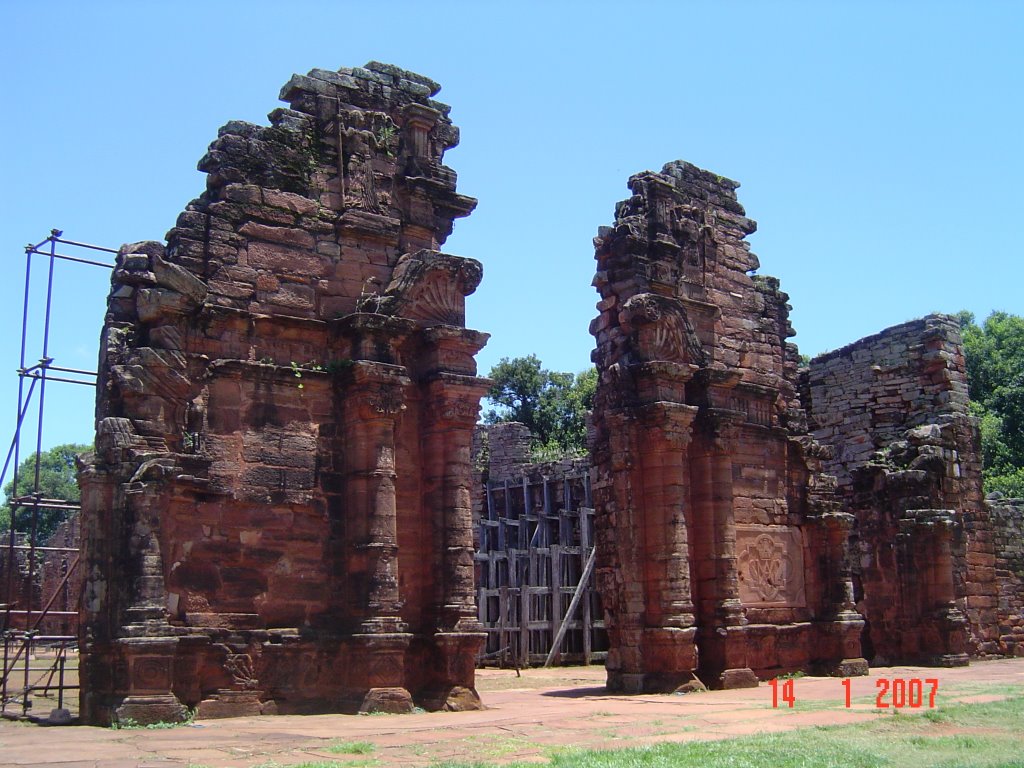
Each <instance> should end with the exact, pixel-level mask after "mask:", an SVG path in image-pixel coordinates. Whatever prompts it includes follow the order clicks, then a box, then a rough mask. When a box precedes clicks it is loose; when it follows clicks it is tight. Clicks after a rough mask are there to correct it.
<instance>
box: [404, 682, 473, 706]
mask: <svg viewBox="0 0 1024 768" xmlns="http://www.w3.org/2000/svg"><path fill="white" fill-rule="evenodd" d="M417 699H418V700H419V703H420V706H422V707H423V708H424V709H426V710H429V711H430V712H472V711H474V710H478V709H486V707H484V704H483V702H482V701H480V695H479V694H478V693H477V692H476V689H475V688H469V687H466V686H464V685H451V686H447V687H442V688H431V689H428V690H426V691H423V692H422V693H420V695H419V696H418V697H417Z"/></svg>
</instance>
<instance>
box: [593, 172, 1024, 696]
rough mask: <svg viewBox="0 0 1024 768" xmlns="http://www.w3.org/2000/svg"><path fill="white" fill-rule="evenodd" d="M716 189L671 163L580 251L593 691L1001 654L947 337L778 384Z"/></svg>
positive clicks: (993, 556)
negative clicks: (588, 307)
mask: <svg viewBox="0 0 1024 768" xmlns="http://www.w3.org/2000/svg"><path fill="white" fill-rule="evenodd" d="M738 186H739V185H738V184H737V183H736V182H733V181H730V180H728V179H724V178H722V177H721V176H717V175H715V174H712V173H709V172H707V171H703V170H700V169H698V168H696V167H694V166H692V165H690V164H688V163H684V162H675V163H670V164H668V165H666V166H665V167H664V168H663V169H662V172H661V173H651V172H645V173H642V174H638V175H636V176H634V177H632V178H631V179H630V189H631V191H632V192H633V196H632V197H631V198H630V199H628V200H626V201H623V202H622V203H620V204H619V206H618V207H617V209H616V220H615V225H614V226H613V227H606V228H603V229H601V230H600V232H599V235H598V237H597V238H596V240H595V246H596V259H597V263H598V267H597V275H596V277H595V279H594V285H595V286H596V288H597V290H598V292H599V294H600V296H601V300H600V302H599V303H598V305H597V307H598V310H599V315H598V317H597V319H596V320H595V321H594V322H593V323H592V324H591V332H592V333H593V334H594V336H595V337H596V339H597V349H596V351H595V352H594V362H595V363H596V365H597V368H598V372H599V376H600V378H599V384H598V391H597V395H596V399H595V407H594V414H593V422H594V431H595V437H594V440H593V442H592V448H593V452H592V461H593V470H592V472H593V489H594V491H593V492H594V499H595V506H596V508H597V523H598V528H597V546H598V553H599V555H600V557H599V563H600V566H599V568H598V577H599V586H600V589H601V592H602V597H603V600H604V605H605V608H606V611H607V614H608V616H607V628H608V633H609V639H610V642H611V650H610V652H609V657H608V663H607V666H608V681H609V686H610V687H612V688H613V689H617V690H624V691H665V690H674V689H677V688H678V687H680V686H684V687H685V686H686V685H687V683H688V682H689V681H690V679H691V678H692V677H693V676H697V677H698V678H699V679H700V680H701V681H702V682H703V683H704V684H707V685H711V686H723V687H733V686H745V685H756V684H757V680H758V679H765V678H767V677H773V676H775V675H778V674H780V673H785V672H791V671H795V670H798V669H799V670H807V669H810V670H816V671H822V672H826V673H829V674H842V675H852V674H863V673H865V672H866V671H867V663H866V661H865V657H867V659H870V660H871V661H872V662H874V663H880V664H884V663H918V664H922V663H923V664H930V665H947V666H948V665H959V664H966V663H967V662H968V657H969V654H977V655H985V654H1000V653H1002V654H1020V653H1024V648H1021V645H1020V642H1021V638H1022V635H1024V613H1022V609H1021V597H1020V596H1021V594H1024V566H1022V564H1021V560H1020V548H1019V547H1016V546H1015V545H1014V544H1012V543H1011V542H1013V541H1014V540H1015V532H1016V531H1019V530H1020V521H1019V517H1018V518H1017V519H1016V522H1014V514H1015V512H1016V508H1015V507H1014V506H1013V505H1012V504H1007V505H996V506H989V505H987V504H986V503H985V501H984V499H983V496H982V483H981V462H980V453H979V443H978V439H979V438H978V431H977V424H976V420H975V419H974V418H973V417H971V416H970V414H969V412H968V407H967V406H968V395H967V377H966V366H965V363H964V358H963V348H962V343H961V339H960V334H959V326H958V323H957V321H956V319H955V318H952V317H948V316H944V315H932V316H929V317H926V318H924V319H922V320H917V321H913V322H910V323H906V324H904V325H901V326H896V327H894V328H890V329H888V330H886V331H884V332H882V333H880V334H878V335H876V336H872V337H868V338H866V339H862V340H861V341H858V342H856V343H854V344H851V345H850V346H848V347H844V348H843V349H840V350H837V351H835V352H830V353H827V354H824V355H821V356H819V357H818V358H816V359H815V360H812V361H811V363H810V365H809V367H807V368H805V369H803V370H798V363H799V356H798V354H797V349H796V347H795V346H793V345H792V344H788V343H786V338H787V337H789V336H792V335H793V330H792V328H791V327H790V325H789V321H788V311H789V305H788V304H787V303H786V302H787V300H788V296H787V295H786V294H785V293H782V292H781V291H780V290H779V283H778V281H777V280H776V279H775V278H771V277H764V276H759V275H755V274H753V272H754V271H755V270H756V269H757V268H758V266H759V265H758V261H757V258H756V256H754V255H753V254H752V253H751V252H750V250H749V247H748V245H747V244H746V243H745V242H744V240H743V238H744V237H745V236H746V235H748V234H750V233H752V232H753V231H754V229H755V224H754V222H753V221H751V220H750V219H748V218H746V216H745V212H744V210H743V208H742V207H741V206H740V204H739V203H738V201H737V199H736V195H735V189H736V187H738ZM1018 649H1019V650H1018Z"/></svg>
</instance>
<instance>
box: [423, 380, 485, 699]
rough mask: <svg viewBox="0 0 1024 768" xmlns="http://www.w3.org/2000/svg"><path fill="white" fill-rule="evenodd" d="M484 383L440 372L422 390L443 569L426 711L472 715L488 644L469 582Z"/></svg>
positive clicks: (438, 587)
mask: <svg viewBox="0 0 1024 768" xmlns="http://www.w3.org/2000/svg"><path fill="white" fill-rule="evenodd" d="M489 383H490V382H489V381H488V380H487V379H480V378H477V377H476V376H466V375H460V374H454V373H438V374H436V375H435V376H434V378H432V379H431V380H430V381H429V382H428V383H427V385H426V387H425V390H426V397H425V398H424V404H425V416H426V418H425V424H424V430H423V436H424V437H423V450H424V459H425V460H424V467H425V471H426V472H427V473H429V474H428V475H427V476H426V477H425V478H424V480H425V483H426V487H427V488H431V489H433V492H432V494H431V495H432V496H433V498H434V500H435V502H436V503H432V504H429V505H428V508H429V509H431V510H434V514H435V530H436V531H437V535H436V536H435V539H436V540H438V543H439V545H440V546H439V551H440V553H441V554H440V558H441V568H440V573H439V574H438V579H437V584H436V587H435V595H436V609H435V611H436V627H437V631H436V632H435V634H434V636H433V641H434V656H435V660H434V662H433V663H432V665H431V666H432V670H431V674H430V675H429V678H430V679H431V682H430V683H429V684H428V688H427V690H426V691H424V692H422V693H421V698H422V699H423V701H424V704H425V706H427V708H429V709H450V710H464V709H478V708H480V706H481V705H480V698H479V696H478V695H477V693H476V690H475V688H474V685H475V668H474V666H473V664H472V663H471V661H472V659H474V658H475V656H476V653H477V652H478V651H479V649H480V647H481V645H482V644H483V642H484V640H485V639H486V634H485V633H484V632H483V631H482V627H481V625H480V622H479V619H478V616H477V608H476V595H475V589H474V578H473V567H474V566H473V554H474V549H473V520H472V500H471V493H470V486H471V482H472V464H471V453H472V451H471V442H472V430H473V425H474V424H475V423H476V419H477V415H478V413H479V410H480V398H481V397H482V396H483V395H484V393H485V392H486V391H487V387H488V385H489Z"/></svg>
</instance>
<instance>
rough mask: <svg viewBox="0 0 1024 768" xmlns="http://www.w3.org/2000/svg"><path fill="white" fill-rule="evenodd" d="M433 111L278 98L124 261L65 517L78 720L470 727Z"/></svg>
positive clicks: (470, 635) (454, 338) (328, 93)
mask: <svg viewBox="0 0 1024 768" xmlns="http://www.w3.org/2000/svg"><path fill="white" fill-rule="evenodd" d="M438 90H439V86H438V85H437V83H435V82H433V81H432V80H430V79H428V78H425V77H422V76H420V75H417V74H414V73H411V72H406V71H404V70H401V69H398V68H397V67H394V66H391V65H387V64H380V63H377V62H371V63H370V64H367V65H366V66H365V67H356V68H345V69H340V70H338V71H328V70H319V69H315V70H313V71H311V72H310V73H309V74H308V75H304V76H300V75H296V76H294V77H293V78H292V79H291V80H290V81H289V82H288V83H287V84H286V85H285V87H284V89H283V90H282V92H281V98H282V99H283V100H284V101H286V102H287V103H288V104H289V106H288V107H287V108H281V109H277V110H275V111H273V112H272V113H271V114H270V125H269V126H258V125H253V124H249V123H243V122H231V123H228V124H227V125H225V126H224V127H223V128H222V129H221V130H220V132H219V135H218V138H217V139H216V140H215V141H214V142H213V143H212V144H211V145H210V149H209V152H208V153H207V154H206V156H205V157H203V159H202V160H201V161H200V163H199V167H200V169H201V170H203V171H205V172H206V173H207V188H206V191H205V192H204V193H203V194H202V195H201V196H200V197H198V198H197V199H196V200H194V201H192V202H191V203H190V204H189V205H188V206H187V207H186V209H185V211H184V212H183V213H182V214H181V215H180V216H179V217H178V220H177V223H176V225H175V227H174V228H173V229H171V231H170V232H169V233H168V234H167V242H166V244H163V243H157V242H145V243H135V244H131V245H126V246H124V247H123V248H122V249H121V251H120V253H119V254H118V257H117V265H116V268H115V271H114V274H113V278H112V285H111V291H110V296H109V299H108V308H107V315H106V318H105V322H104V327H103V333H102V338H101V352H100V364H99V371H100V380H99V390H98V396H97V398H98V399H97V411H96V416H97V421H96V451H95V454H94V455H92V456H91V457H89V458H88V459H87V461H86V463H85V467H84V469H83V470H82V472H81V475H80V484H81V486H82V490H83V497H82V505H83V516H82V529H83V566H84V567H83V571H84V573H85V587H84V598H83V602H82V609H81V613H82V622H81V627H82V629H81V648H82V662H81V665H82V707H81V711H82V718H83V720H84V721H85V722H87V723H92V724H104V723H109V722H111V721H115V720H124V719H126V718H130V719H132V720H135V721H136V722H139V723H147V722H155V721H158V720H175V719H179V718H181V717H183V716H184V714H185V707H186V706H187V707H198V711H199V715H200V716H201V717H204V716H222V715H230V714H253V713H259V712H263V713H267V712H337V711H346V712H356V711H362V712H368V711H387V712H403V711H410V710H411V709H412V708H413V706H414V704H418V705H419V706H423V707H425V708H428V709H463V708H475V707H478V706H479V705H480V702H479V698H478V697H477V695H476V692H475V690H474V687H473V682H474V657H475V655H476V653H477V649H478V648H479V647H480V645H481V644H482V642H483V640H484V634H483V633H482V632H481V627H480V625H479V622H478V620H477V610H476V604H475V599H474V585H473V533H472V522H471V501H470V486H471V472H472V465H471V451H470V442H471V437H472V430H473V425H474V424H475V422H476V419H477V414H478V411H479V399H480V396H481V395H482V394H483V393H484V392H485V391H486V389H487V386H488V384H489V382H488V381H487V380H486V379H481V378H479V377H477V375H476V363H475V360H474V355H475V354H476V352H477V351H479V349H480V348H481V347H483V345H484V344H485V343H486V341H487V335H486V334H483V333H479V332H477V331H473V330H470V329H467V328H466V327H465V297H466V296H467V295H468V294H471V293H472V292H473V291H474V290H475V288H476V286H477V284H478V283H479V281H480V279H481V266H480V263H479V262H477V261H474V260H472V259H467V258H461V257H457V256H452V255H448V254H445V253H443V252H441V251H440V250H439V249H440V247H441V246H442V245H443V243H444V241H445V239H446V238H447V236H448V235H449V233H450V232H451V229H452V223H453V220H454V219H455V218H458V217H461V216H466V215H467V214H469V213H470V212H471V211H472V210H473V208H474V206H475V205H476V201H475V200H474V199H472V198H469V197H465V196H464V195H460V194H458V193H457V192H456V190H455V172H454V171H452V170H451V169H450V168H448V167H446V166H445V165H444V164H443V162H442V159H443V156H444V152H445V151H446V150H447V149H449V148H451V147H453V146H455V145H456V144H457V143H458V138H459V134H458V129H457V128H456V127H455V126H454V125H453V124H452V122H451V120H450V119H449V117H448V113H449V107H448V106H447V105H445V104H442V103H440V102H438V101H435V100H434V99H433V96H434V95H435V94H436V93H437V91H438Z"/></svg>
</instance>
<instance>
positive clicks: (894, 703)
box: [769, 677, 939, 709]
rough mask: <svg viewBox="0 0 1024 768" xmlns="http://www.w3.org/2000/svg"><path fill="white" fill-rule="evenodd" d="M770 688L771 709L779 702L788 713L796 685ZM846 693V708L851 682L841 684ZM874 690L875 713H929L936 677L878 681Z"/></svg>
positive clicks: (784, 683) (789, 683) (936, 687)
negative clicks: (786, 708)
mask: <svg viewBox="0 0 1024 768" xmlns="http://www.w3.org/2000/svg"><path fill="white" fill-rule="evenodd" d="M769 685H771V688H772V707H775V708H778V707H779V705H780V702H781V703H782V704H785V705H788V706H789V707H790V709H792V708H793V705H794V704H795V703H796V684H795V681H794V680H792V679H790V680H780V679H778V678H776V679H774V680H771V681H769ZM842 685H843V688H844V690H845V693H846V701H845V704H846V708H847V709H849V708H850V707H851V706H853V701H852V698H853V696H852V694H853V681H852V680H851V679H850V678H847V679H845V680H843V681H842ZM875 688H876V689H877V690H878V692H877V694H876V695H875V708H876V709H921V708H922V707H927V708H928V709H934V708H935V696H936V695H937V694H938V692H939V680H938V678H936V677H926V678H925V679H923V680H922V679H921V678H919V677H910V678H904V677H895V678H892V679H891V680H890V679H889V678H886V677H880V678H878V679H877V680H875Z"/></svg>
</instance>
